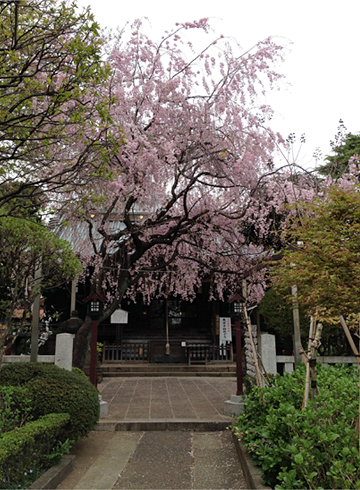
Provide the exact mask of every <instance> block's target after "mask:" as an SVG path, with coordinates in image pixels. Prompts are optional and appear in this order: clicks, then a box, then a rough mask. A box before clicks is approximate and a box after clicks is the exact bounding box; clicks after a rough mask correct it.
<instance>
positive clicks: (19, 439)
mask: <svg viewBox="0 0 360 490" xmlns="http://www.w3.org/2000/svg"><path fill="white" fill-rule="evenodd" d="M69 420H70V416H69V414H67V413H51V414H48V415H44V416H43V417H40V418H39V419H38V420H35V421H33V422H28V423H27V424H26V425H24V426H23V427H20V428H17V429H14V430H12V431H10V432H6V433H5V434H3V435H2V437H1V439H0V486H1V487H2V488H5V487H4V484H7V483H14V482H16V483H17V484H21V483H22V482H23V481H24V480H26V479H27V475H28V474H29V473H31V472H35V471H39V470H43V469H46V467H47V465H46V461H47V458H46V456H47V455H49V454H50V453H51V452H52V450H53V449H54V447H55V445H56V443H57V442H58V441H63V440H64V438H65V435H66V425H67V424H68V423H69Z"/></svg>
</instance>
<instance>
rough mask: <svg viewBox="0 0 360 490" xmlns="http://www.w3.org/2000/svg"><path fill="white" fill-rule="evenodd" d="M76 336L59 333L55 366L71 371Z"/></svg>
mask: <svg viewBox="0 0 360 490" xmlns="http://www.w3.org/2000/svg"><path fill="white" fill-rule="evenodd" d="M73 342H74V336H73V335H72V334H71V333H59V334H58V335H57V336H56V346H55V365H56V366H58V367H60V368H62V369H66V370H67V371H71V368H72V355H73Z"/></svg>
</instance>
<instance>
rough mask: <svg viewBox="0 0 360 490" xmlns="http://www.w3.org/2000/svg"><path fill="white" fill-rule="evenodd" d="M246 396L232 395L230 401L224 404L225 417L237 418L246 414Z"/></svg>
mask: <svg viewBox="0 0 360 490" xmlns="http://www.w3.org/2000/svg"><path fill="white" fill-rule="evenodd" d="M245 403H246V395H231V398H230V400H226V402H224V415H231V416H234V417H237V416H239V415H241V414H242V413H243V412H244V407H245Z"/></svg>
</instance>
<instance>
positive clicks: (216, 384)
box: [58, 377, 246, 490]
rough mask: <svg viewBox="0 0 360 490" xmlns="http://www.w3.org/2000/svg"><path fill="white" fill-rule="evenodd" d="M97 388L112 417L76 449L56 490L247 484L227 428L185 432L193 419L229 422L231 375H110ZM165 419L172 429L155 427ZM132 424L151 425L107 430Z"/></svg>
mask: <svg viewBox="0 0 360 490" xmlns="http://www.w3.org/2000/svg"><path fill="white" fill-rule="evenodd" d="M98 388H99V391H100V393H101V394H102V397H103V399H104V400H105V401H108V403H109V417H107V418H106V419H102V420H101V422H100V424H99V425H100V426H101V425H103V426H102V427H98V428H97V429H98V430H94V431H92V432H91V433H90V435H89V437H88V438H85V439H81V440H80V441H78V442H77V443H76V445H75V446H74V447H73V449H72V451H71V452H72V453H73V454H75V455H76V457H77V458H76V465H75V469H74V470H73V471H72V473H71V474H70V475H69V476H68V477H67V478H66V479H65V480H64V481H63V483H62V484H61V485H59V486H58V489H129V490H135V489H143V490H145V489H146V490H160V489H163V490H180V489H184V490H200V489H203V490H210V489H213V490H216V489H233V490H235V489H245V488H246V483H245V480H244V477H243V474H242V471H241V467H240V463H239V461H238V457H237V454H236V450H235V447H234V445H233V442H232V440H231V433H230V431H224V430H222V431H219V430H215V431H212V432H208V431H207V432H199V431H198V429H196V431H193V430H190V431H189V430H185V429H184V427H186V422H187V421H190V420H191V421H197V422H199V423H201V422H204V420H206V421H212V422H214V423H215V422H226V423H229V422H231V419H230V418H228V417H225V416H224V415H223V414H222V413H223V409H224V401H225V400H227V399H229V398H230V395H231V394H234V393H235V389H236V380H235V379H234V378H226V379H223V378H180V377H179V378H175V377H171V378H170V377H169V378H108V379H105V380H104V381H103V382H102V383H101V385H100V386H99V387H98ZM164 420H168V421H171V422H173V425H172V427H173V429H171V430H167V431H162V430H151V427H155V428H156V424H157V422H159V421H164ZM134 421H143V422H148V424H149V427H150V430H146V431H141V430H140V431H132V430H130V431H129V426H128V428H127V429H126V427H125V426H124V427H125V428H122V429H120V431H116V432H115V431H114V430H113V431H109V430H106V427H107V426H106V424H109V422H110V423H111V422H112V423H113V424H112V426H113V429H114V422H117V423H122V422H123V423H124V424H125V423H130V424H131V422H134ZM184 423H185V425H183V424H184ZM110 426H111V424H109V427H110ZM99 429H100V430H99Z"/></svg>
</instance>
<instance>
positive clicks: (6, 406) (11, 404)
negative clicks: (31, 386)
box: [0, 386, 32, 437]
mask: <svg viewBox="0 0 360 490" xmlns="http://www.w3.org/2000/svg"><path fill="white" fill-rule="evenodd" d="M31 418H32V416H31V398H30V397H29V393H28V390H27V389H26V388H24V387H22V386H0V437H1V434H2V433H3V432H8V431H10V430H13V429H15V428H16V427H22V426H23V425H24V424H25V422H27V421H29V420H30V419H31Z"/></svg>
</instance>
